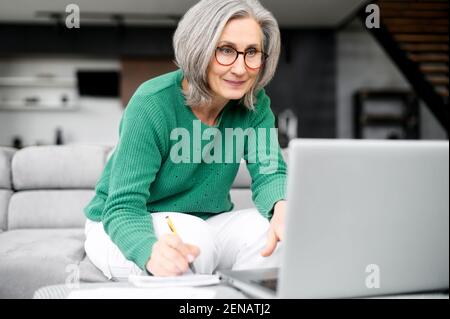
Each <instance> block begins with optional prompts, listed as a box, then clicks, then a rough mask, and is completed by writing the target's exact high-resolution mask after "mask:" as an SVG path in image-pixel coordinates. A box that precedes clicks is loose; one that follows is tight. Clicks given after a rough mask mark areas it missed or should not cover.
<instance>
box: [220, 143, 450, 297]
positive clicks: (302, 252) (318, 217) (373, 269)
mask: <svg viewBox="0 0 450 319" xmlns="http://www.w3.org/2000/svg"><path fill="white" fill-rule="evenodd" d="M287 199H288V203H287V216H286V226H285V232H286V233H285V239H284V243H283V250H282V254H281V267H280V268H279V269H259V270H242V271H233V270H229V271H220V272H219V275H220V277H221V279H222V280H223V281H224V282H227V283H229V284H231V285H233V286H234V287H236V288H238V289H240V290H241V291H243V292H245V293H246V294H248V295H250V296H252V297H257V298H352V297H356V298H358V297H370V296H374V297H376V296H383V295H397V294H409V293H426V292H432V291H433V292H446V293H448V287H449V144H448V141H408V140H403V141H401V140H324V139H296V140H293V141H291V143H290V144H289V159H288V177H287Z"/></svg>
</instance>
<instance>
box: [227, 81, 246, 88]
mask: <svg viewBox="0 0 450 319" xmlns="http://www.w3.org/2000/svg"><path fill="white" fill-rule="evenodd" d="M224 81H225V82H227V84H228V85H230V86H232V87H240V86H241V85H242V84H244V83H245V82H246V81H229V80H224Z"/></svg>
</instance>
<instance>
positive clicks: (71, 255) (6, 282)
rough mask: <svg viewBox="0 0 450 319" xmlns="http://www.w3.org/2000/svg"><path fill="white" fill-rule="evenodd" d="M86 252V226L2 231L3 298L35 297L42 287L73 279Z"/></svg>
mask: <svg viewBox="0 0 450 319" xmlns="http://www.w3.org/2000/svg"><path fill="white" fill-rule="evenodd" d="M84 255H85V253H84V233H83V229H20V230H11V231H7V232H3V233H0V298H31V297H33V293H34V291H35V290H37V289H38V288H40V287H43V286H47V285H52V284H64V283H66V280H68V281H69V282H70V280H71V279H72V278H75V276H74V269H76V267H77V266H78V264H79V263H80V261H81V260H82V259H83V258H84ZM71 272H72V273H71Z"/></svg>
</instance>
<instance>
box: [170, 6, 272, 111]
mask: <svg viewBox="0 0 450 319" xmlns="http://www.w3.org/2000/svg"><path fill="white" fill-rule="evenodd" d="M240 17H251V18H253V19H255V21H256V22H257V23H258V24H259V25H260V27H261V30H262V33H263V51H264V52H265V53H266V54H267V55H268V58H267V59H266V61H265V63H264V65H263V67H262V70H261V71H260V73H259V75H258V78H257V79H256V81H255V83H254V85H253V86H252V87H251V89H250V90H249V92H247V93H246V94H245V95H244V96H243V98H242V100H241V101H242V102H243V103H244V105H245V106H246V107H247V108H248V109H250V110H253V109H254V104H255V103H256V102H257V101H256V94H258V92H259V91H260V89H262V88H263V87H264V86H266V85H267V84H268V83H269V82H270V80H271V79H272V78H273V76H274V74H275V70H276V68H277V64H278V59H279V56H280V46H281V40H280V30H279V28H278V23H277V21H276V20H275V18H274V17H273V15H272V13H270V12H269V11H268V10H266V9H265V8H264V7H263V6H262V5H261V4H260V3H259V1H258V0H221V1H217V0H201V1H200V2H198V3H197V4H196V5H194V6H193V7H192V8H190V9H189V10H188V11H187V12H186V14H185V15H184V16H183V18H182V19H181V21H180V22H179V24H178V27H177V30H176V31H175V34H174V36H173V47H174V51H175V63H176V65H177V66H178V67H179V68H180V69H181V70H182V71H183V73H184V76H185V78H186V80H187V81H188V82H189V88H188V91H187V92H184V94H185V98H186V104H187V105H190V106H194V105H204V104H209V103H210V102H211V101H212V93H211V91H210V88H209V85H208V77H207V70H208V66H209V63H210V61H211V58H212V57H213V55H214V52H215V50H216V45H217V42H218V41H219V39H220V36H221V34H222V31H223V29H224V28H225V25H226V24H227V22H228V21H229V20H231V19H234V18H240Z"/></svg>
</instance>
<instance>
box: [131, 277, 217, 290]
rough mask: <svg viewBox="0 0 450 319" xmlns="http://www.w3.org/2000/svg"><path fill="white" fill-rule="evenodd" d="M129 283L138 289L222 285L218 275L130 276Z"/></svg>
mask: <svg viewBox="0 0 450 319" xmlns="http://www.w3.org/2000/svg"><path fill="white" fill-rule="evenodd" d="M128 281H129V282H130V283H131V284H133V285H134V286H136V287H145V288H157V287H197V286H209V285H216V284H219V283H220V278H219V276H217V275H183V276H176V277H154V276H139V275H130V276H129V277H128Z"/></svg>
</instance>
